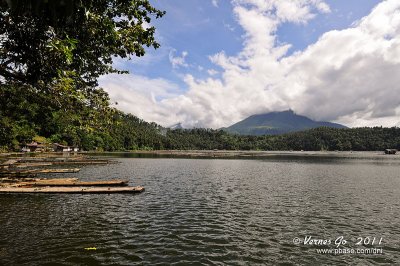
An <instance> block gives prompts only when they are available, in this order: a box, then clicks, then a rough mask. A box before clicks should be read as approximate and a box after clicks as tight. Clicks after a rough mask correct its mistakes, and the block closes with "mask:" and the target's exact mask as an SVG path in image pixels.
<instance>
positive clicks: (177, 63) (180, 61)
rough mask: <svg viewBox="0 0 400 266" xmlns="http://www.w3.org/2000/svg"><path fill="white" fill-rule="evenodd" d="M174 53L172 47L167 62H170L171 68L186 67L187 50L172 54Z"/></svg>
mask: <svg viewBox="0 0 400 266" xmlns="http://www.w3.org/2000/svg"><path fill="white" fill-rule="evenodd" d="M175 53H176V50H175V49H172V50H171V51H170V52H169V62H170V63H171V65H172V67H173V68H179V67H188V66H189V65H188V64H187V63H186V56H187V55H188V52H187V51H183V52H182V54H181V56H174V54H175Z"/></svg>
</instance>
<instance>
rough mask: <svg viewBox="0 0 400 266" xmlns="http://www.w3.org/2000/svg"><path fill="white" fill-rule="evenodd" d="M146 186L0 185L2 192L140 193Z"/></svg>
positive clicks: (0, 191)
mask: <svg viewBox="0 0 400 266" xmlns="http://www.w3.org/2000/svg"><path fill="white" fill-rule="evenodd" d="M143 191H144V187H0V193H75V194H77V193H78V194H85V193H92V194H93V193H95V194H98V193H104V194H111V193H140V192H143Z"/></svg>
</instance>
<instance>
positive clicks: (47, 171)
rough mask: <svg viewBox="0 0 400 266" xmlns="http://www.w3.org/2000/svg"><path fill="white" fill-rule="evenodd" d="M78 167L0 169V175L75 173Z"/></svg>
mask: <svg viewBox="0 0 400 266" xmlns="http://www.w3.org/2000/svg"><path fill="white" fill-rule="evenodd" d="M79 171H80V169H79V168H72V169H32V170H22V171H1V172H0V176H4V175H6V176H10V175H16V176H19V175H22V176H24V175H34V174H58V173H77V172H79Z"/></svg>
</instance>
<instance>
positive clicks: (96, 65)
mask: <svg viewBox="0 0 400 266" xmlns="http://www.w3.org/2000/svg"><path fill="white" fill-rule="evenodd" d="M163 15H164V12H162V11H160V10H157V9H155V8H154V7H152V6H151V5H150V3H149V1H148V0H134V1H124V0H97V1H83V0H81V1H79V0H64V1H55V0H53V1H49V0H35V1H33V0H14V1H5V0H2V1H1V4H0V36H1V37H0V38H1V39H0V48H1V50H0V75H1V76H3V78H4V81H5V82H8V83H10V82H13V83H18V84H22V85H31V86H34V87H36V88H42V87H43V86H46V87H50V88H51V87H52V85H53V82H54V80H58V79H60V78H63V77H66V78H70V79H73V81H74V84H75V86H76V87H77V88H81V89H84V88H93V87H95V86H96V85H97V78H98V77H99V76H100V75H103V74H107V73H111V72H118V71H119V70H117V69H114V68H113V67H112V60H113V58H114V57H121V58H126V57H129V56H131V55H136V56H142V55H144V54H145V48H144V47H145V46H147V47H150V46H152V47H154V48H158V47H159V44H158V43H157V42H156V40H155V38H154V33H155V28H154V27H147V26H146V25H148V23H149V22H150V21H151V19H152V17H155V18H159V17H161V16H163ZM4 81H3V82H4Z"/></svg>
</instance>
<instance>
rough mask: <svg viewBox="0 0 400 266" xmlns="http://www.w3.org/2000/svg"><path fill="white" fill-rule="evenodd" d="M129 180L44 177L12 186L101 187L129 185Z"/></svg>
mask: <svg viewBox="0 0 400 266" xmlns="http://www.w3.org/2000/svg"><path fill="white" fill-rule="evenodd" d="M128 182H129V181H128V180H106V181H78V180H77V179H76V178H75V179H73V178H71V179H47V180H46V179H44V180H34V181H22V182H18V183H15V184H12V186H18V187H28V186H35V187H46V186H49V187H54V186H58V187H90V186H94V187H101V186H103V187H104V186H110V187H111V186H127V185H128Z"/></svg>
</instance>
